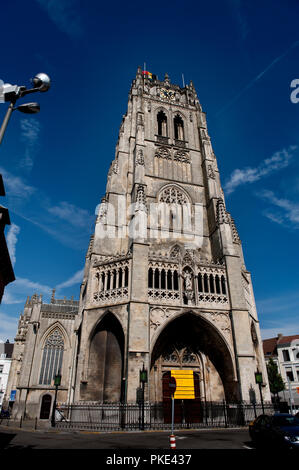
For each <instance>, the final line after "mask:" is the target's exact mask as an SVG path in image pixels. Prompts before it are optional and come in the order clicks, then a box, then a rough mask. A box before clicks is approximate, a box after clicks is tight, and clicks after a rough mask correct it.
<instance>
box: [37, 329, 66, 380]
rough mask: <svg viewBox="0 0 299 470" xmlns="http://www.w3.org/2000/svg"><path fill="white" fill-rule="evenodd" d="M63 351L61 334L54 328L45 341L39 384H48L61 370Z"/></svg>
mask: <svg viewBox="0 0 299 470" xmlns="http://www.w3.org/2000/svg"><path fill="white" fill-rule="evenodd" d="M63 351H64V339H63V335H62V333H61V331H60V330H59V328H55V330H54V331H53V332H52V333H51V334H50V335H49V336H48V337H47V339H46V341H45V346H44V351H43V357H42V365H41V371H40V378H39V383H40V384H41V385H50V384H51V382H52V380H53V379H54V377H55V375H56V374H58V372H59V371H61V368H62V360H63Z"/></svg>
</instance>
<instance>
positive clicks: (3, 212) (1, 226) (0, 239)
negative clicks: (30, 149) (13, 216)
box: [0, 175, 15, 303]
mask: <svg viewBox="0 0 299 470" xmlns="http://www.w3.org/2000/svg"><path fill="white" fill-rule="evenodd" d="M0 196H5V190H4V184H3V179H2V175H0ZM6 225H10V218H9V213H8V209H6V207H3V206H1V205H0V266H1V268H0V303H1V300H2V297H3V293H4V288H5V286H6V285H7V284H9V283H10V282H12V281H14V280H15V275H14V271H13V267H12V264H11V261H10V256H9V252H8V249H7V244H6V239H5V234H4V230H5V226H6Z"/></svg>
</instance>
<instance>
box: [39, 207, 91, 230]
mask: <svg viewBox="0 0 299 470" xmlns="http://www.w3.org/2000/svg"><path fill="white" fill-rule="evenodd" d="M48 212H50V214H53V215H55V216H57V217H59V218H60V219H62V220H65V221H67V222H69V223H70V224H72V225H74V226H75V227H86V225H87V224H90V223H91V221H92V220H93V217H91V216H90V214H89V212H88V211H87V210H85V209H80V208H79V207H76V206H74V204H70V203H69V202H66V201H62V202H60V203H59V205H57V206H53V207H49V208H48Z"/></svg>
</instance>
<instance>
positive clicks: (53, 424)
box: [51, 372, 61, 428]
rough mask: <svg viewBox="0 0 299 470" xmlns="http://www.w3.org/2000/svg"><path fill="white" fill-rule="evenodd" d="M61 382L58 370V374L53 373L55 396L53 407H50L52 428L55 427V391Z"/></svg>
mask: <svg viewBox="0 0 299 470" xmlns="http://www.w3.org/2000/svg"><path fill="white" fill-rule="evenodd" d="M60 384H61V374H60V373H59V372H58V374H56V375H55V377H54V385H55V397H54V403H53V409H52V418H51V425H52V426H53V428H54V427H55V411H56V400H57V391H58V387H59V385H60Z"/></svg>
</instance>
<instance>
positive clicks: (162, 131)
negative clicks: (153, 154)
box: [157, 111, 168, 137]
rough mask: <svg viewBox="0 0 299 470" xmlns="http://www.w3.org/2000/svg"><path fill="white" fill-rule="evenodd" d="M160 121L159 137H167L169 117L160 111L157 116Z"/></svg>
mask: <svg viewBox="0 0 299 470" xmlns="http://www.w3.org/2000/svg"><path fill="white" fill-rule="evenodd" d="M157 121H158V135H160V136H162V137H167V135H168V133H167V117H166V115H165V113H163V111H159V113H158V114H157Z"/></svg>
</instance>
